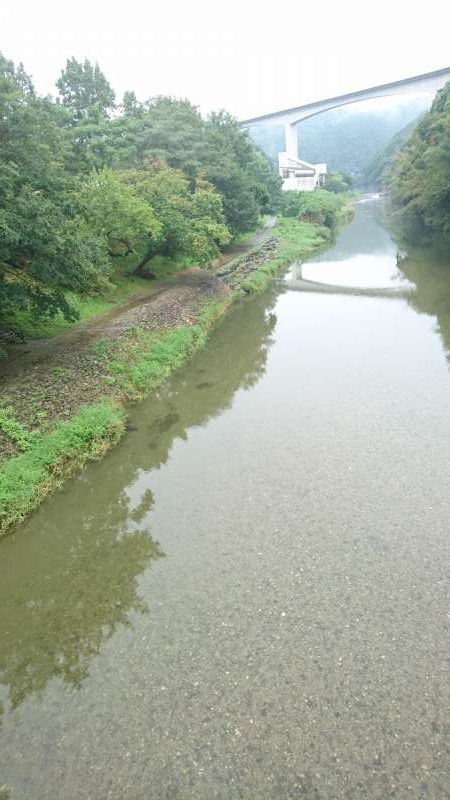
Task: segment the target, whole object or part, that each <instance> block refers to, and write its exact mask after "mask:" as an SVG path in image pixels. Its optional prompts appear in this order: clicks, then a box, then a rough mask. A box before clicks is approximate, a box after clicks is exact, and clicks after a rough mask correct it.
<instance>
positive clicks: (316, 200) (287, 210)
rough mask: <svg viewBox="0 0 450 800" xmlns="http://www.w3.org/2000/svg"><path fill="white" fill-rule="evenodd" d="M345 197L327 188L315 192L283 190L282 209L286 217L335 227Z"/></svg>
mask: <svg viewBox="0 0 450 800" xmlns="http://www.w3.org/2000/svg"><path fill="white" fill-rule="evenodd" d="M344 203H345V198H344V197H342V196H339V194H336V193H334V192H326V191H325V189H316V190H315V191H314V192H291V191H289V192H283V198H282V205H281V211H282V214H283V215H284V216H285V217H296V218H297V219H301V220H305V221H307V222H314V223H315V224H316V225H325V226H326V227H327V228H333V227H334V226H335V225H336V222H337V221H338V217H339V212H340V211H341V209H342V207H343V205H344Z"/></svg>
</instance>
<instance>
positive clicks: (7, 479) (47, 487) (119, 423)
mask: <svg viewBox="0 0 450 800" xmlns="http://www.w3.org/2000/svg"><path fill="white" fill-rule="evenodd" d="M124 429H125V414H124V412H123V411H122V410H120V409H119V408H118V407H117V406H115V405H114V404H112V403H110V402H107V401H103V402H99V403H95V404H93V405H90V406H85V407H83V408H80V410H79V411H78V413H77V414H76V416H75V417H73V419H71V420H70V422H60V423H58V424H57V425H56V427H55V428H54V429H53V431H51V432H50V433H48V434H45V435H42V436H38V437H36V438H35V439H34V441H33V442H32V443H29V446H28V449H27V450H26V452H25V453H22V454H21V455H18V456H15V457H14V458H11V459H9V460H8V461H6V462H5V463H4V464H3V465H2V466H1V467H0V535H1V534H3V533H5V532H6V530H7V529H8V528H10V527H11V526H12V525H16V524H17V523H19V522H21V521H22V520H23V519H25V517H26V516H27V515H28V514H29V513H30V512H31V511H33V510H34V509H35V508H37V506H38V505H39V504H40V503H41V502H42V500H43V499H44V497H46V496H47V495H48V494H49V493H50V492H51V491H52V490H53V489H54V488H56V487H57V486H59V485H60V484H61V482H62V481H63V480H64V478H65V477H67V476H68V475H70V474H72V473H73V472H75V471H76V470H78V469H79V468H80V467H82V466H83V465H84V464H85V463H86V462H87V461H90V460H93V459H96V458H99V457H101V456H102V455H103V453H105V452H106V450H107V449H108V448H109V447H111V446H112V445H113V444H114V443H115V442H117V441H118V439H119V438H120V436H121V435H122V433H123V431H124Z"/></svg>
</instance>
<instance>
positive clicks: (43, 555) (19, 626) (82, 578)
mask: <svg viewBox="0 0 450 800" xmlns="http://www.w3.org/2000/svg"><path fill="white" fill-rule="evenodd" d="M58 499H59V505H61V501H62V503H63V504H64V501H63V499H62V497H60V498H58ZM114 500H115V502H113V498H112V497H111V498H110V503H109V504H108V505H107V507H106V509H105V513H104V514H101V515H100V516H97V517H95V519H94V518H93V517H91V516H90V515H89V513H84V511H83V510H82V509H78V513H77V509H76V508H74V505H73V503H72V502H70V501H69V502H68V503H67V504H66V514H67V518H66V519H64V518H60V519H59V520H58V519H54V518H53V515H51V518H50V520H49V522H48V524H47V525H46V526H45V536H44V535H42V534H41V535H39V532H37V531H36V532H33V531H32V530H26V531H19V532H18V533H17V534H16V536H15V537H13V538H11V539H10V540H5V542H4V543H3V545H2V548H1V557H2V561H1V598H2V614H1V617H0V641H1V645H2V646H1V652H0V682H1V683H3V684H5V685H6V686H8V687H9V698H8V701H9V703H10V704H11V706H12V707H13V708H14V707H16V706H18V705H19V703H21V702H22V701H23V700H24V699H25V698H26V697H27V695H29V694H30V693H31V692H35V691H39V690H42V689H43V688H44V687H45V685H46V683H47V681H49V680H50V679H51V678H55V677H57V678H61V679H62V680H64V681H65V682H67V683H70V684H72V685H74V686H78V685H80V683H81V682H82V680H83V679H84V678H85V676H86V675H87V672H88V668H89V661H90V659H91V658H92V656H93V655H94V654H95V653H97V652H98V651H99V648H100V646H101V644H102V642H103V641H104V640H105V639H107V638H108V637H110V636H111V635H112V633H113V632H114V630H115V629H116V627H117V626H118V625H119V624H123V625H127V624H129V612H130V611H135V612H141V613H142V612H144V611H146V610H147V609H146V606H145V604H144V603H143V602H142V600H141V599H140V597H139V595H138V591H137V589H138V584H137V578H138V576H139V574H140V573H142V571H143V570H144V569H145V568H146V567H147V565H148V564H149V562H150V561H151V560H152V559H155V558H159V557H160V556H161V555H162V553H161V550H160V547H159V545H158V543H157V542H155V541H153V539H152V537H151V536H150V535H149V534H148V532H146V531H139V530H134V531H129V530H127V525H126V520H127V518H128V507H127V506H128V500H127V498H126V495H125V494H124V493H121V494H120V495H119V496H118V497H116V498H114ZM151 502H152V498H151V497H148V496H147V497H145V498H143V501H142V503H143V506H144V505H145V511H147V509H148V507H149V504H151ZM112 504H113V505H114V513H111V511H112V509H111V505H112ZM142 511H144V508H142ZM74 514H75V515H76V519H77V522H78V524H77V525H76V526H74V525H72V524H71V521H70V517H69V515H70V516H71V515H74ZM39 516H40V515H36V521H37V520H38V519H39ZM135 518H136V519H137V520H138V519H139V509H137V510H136V511H135ZM30 528H33V523H31V525H30ZM35 533H36V535H35ZM20 537H22V541H21V540H20Z"/></svg>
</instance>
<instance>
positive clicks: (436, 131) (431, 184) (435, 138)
mask: <svg viewBox="0 0 450 800" xmlns="http://www.w3.org/2000/svg"><path fill="white" fill-rule="evenodd" d="M388 186H389V190H390V194H391V198H392V201H393V204H394V207H395V208H397V209H398V212H399V217H400V219H401V220H402V222H403V224H404V227H405V232H406V234H407V235H410V236H411V235H412V236H414V237H415V238H417V236H421V235H423V234H424V233H431V234H438V235H440V236H444V237H445V238H450V82H449V83H447V84H446V86H445V87H444V88H443V89H441V91H440V92H439V93H438V94H437V96H436V98H435V100H434V102H433V105H432V106H431V109H430V111H429V112H427V113H426V114H424V116H423V117H422V119H421V120H420V122H419V123H418V125H417V126H416V128H415V129H414V131H413V133H412V135H411V136H410V137H409V138H408V140H407V142H406V144H404V146H403V147H402V149H401V150H400V152H399V154H398V156H397V158H396V160H395V162H394V165H393V167H392V169H391V172H390V174H389V177H388Z"/></svg>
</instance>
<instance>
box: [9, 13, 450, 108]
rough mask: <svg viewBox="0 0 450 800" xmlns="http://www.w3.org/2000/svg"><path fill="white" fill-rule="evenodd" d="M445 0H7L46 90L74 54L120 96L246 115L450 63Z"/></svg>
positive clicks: (14, 36) (15, 44) (14, 41)
mask: <svg viewBox="0 0 450 800" xmlns="http://www.w3.org/2000/svg"><path fill="white" fill-rule="evenodd" d="M449 29H450V3H449V2H445V0H440V1H439V2H438V0H427V2H426V3H422V2H418V3H414V0H408V1H407V2H405V1H404V0H377V2H370V3H369V2H363V1H361V0H335V2H330V1H329V0H307V2H305V0H296V2H285V0H279V2H272V3H263V0H259V2H256V1H255V0H220V2H217V0H191V2H189V1H188V0H185V1H184V2H183V0H147V1H146V2H139V1H138V0H127V2H121V3H120V4H117V5H115V4H114V0H108V2H106V1H105V0H75V2H71V3H69V2H63V1H62V0H28V2H25V3H20V2H18V0H1V7H0V32H1V40H0V48H1V51H2V52H3V54H4V55H5V56H7V57H8V58H10V59H12V60H14V61H23V63H24V65H25V67H26V69H27V71H28V72H30V73H31V74H32V75H33V77H34V81H35V84H36V86H37V88H38V89H39V90H40V91H41V92H45V93H47V92H50V93H55V91H56V90H55V88H54V83H55V80H56V79H57V77H58V75H59V73H60V71H61V68H62V67H63V65H64V64H65V61H66V59H67V58H68V57H70V56H75V57H76V58H77V59H84V58H86V57H87V58H89V59H91V60H94V61H95V60H97V61H98V62H99V64H100V66H101V68H102V70H103V71H104V73H105V74H106V76H107V78H108V79H109V81H110V82H111V83H112V85H113V87H114V89H115V90H116V92H117V95H118V97H119V98H120V97H121V96H122V94H123V92H124V90H126V89H134V90H135V92H136V94H137V95H138V97H139V98H140V99H141V100H143V99H146V98H147V97H151V96H154V95H157V94H170V95H174V96H177V97H188V98H189V99H190V100H191V101H192V102H193V103H195V104H196V105H199V106H200V107H201V109H202V111H204V112H207V111H209V110H211V109H219V108H227V109H228V110H230V111H231V112H233V113H234V114H236V115H237V116H239V117H241V118H245V117H250V116H255V115H256V114H259V113H264V112H267V111H274V110H277V109H281V108H286V107H289V106H296V105H300V104H301V103H303V102H308V101H311V100H319V99H321V98H325V97H327V96H332V95H336V94H342V93H345V92H348V91H351V90H354V89H360V88H361V89H363V88H366V87H369V86H372V85H375V84H378V83H385V82H388V81H391V80H397V79H400V78H403V77H409V76H412V75H416V74H419V73H422V72H429V71H431V70H434V69H440V68H442V67H450V46H449Z"/></svg>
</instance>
